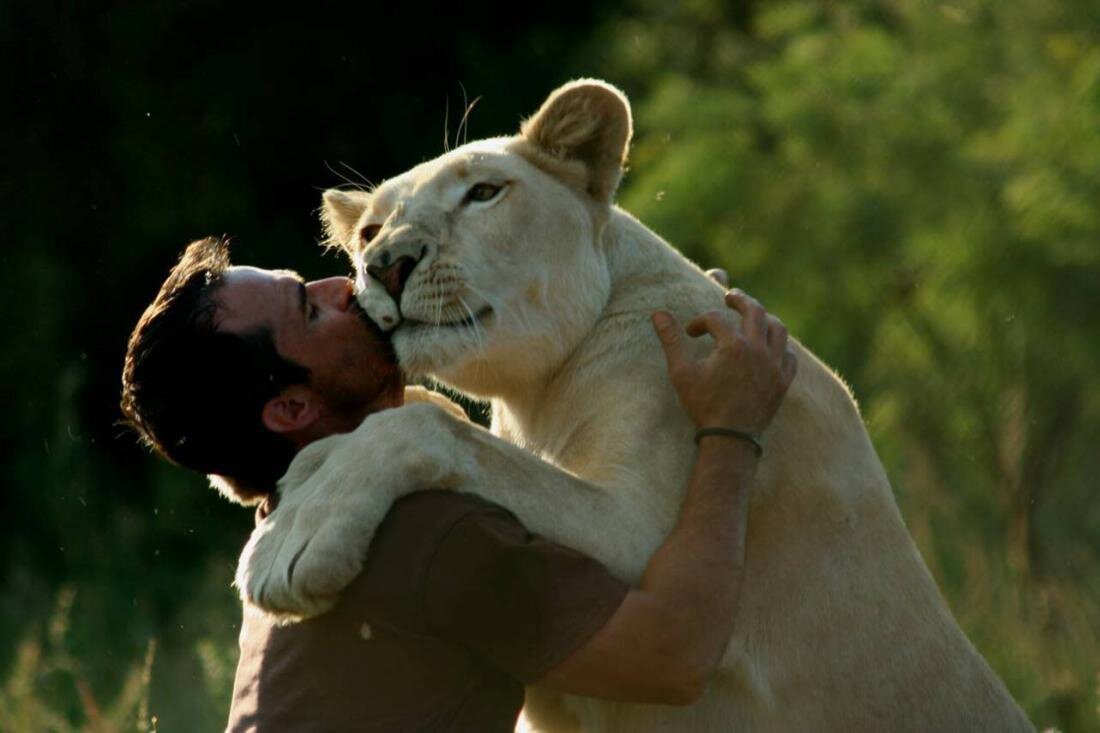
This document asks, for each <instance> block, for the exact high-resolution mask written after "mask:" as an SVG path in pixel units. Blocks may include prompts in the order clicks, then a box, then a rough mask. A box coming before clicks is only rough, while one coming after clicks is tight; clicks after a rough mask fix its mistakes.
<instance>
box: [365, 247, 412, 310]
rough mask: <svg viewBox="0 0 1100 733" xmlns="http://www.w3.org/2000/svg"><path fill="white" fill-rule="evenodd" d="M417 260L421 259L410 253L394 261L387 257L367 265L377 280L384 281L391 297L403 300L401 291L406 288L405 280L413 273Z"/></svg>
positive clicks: (383, 283)
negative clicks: (411, 255)
mask: <svg viewBox="0 0 1100 733" xmlns="http://www.w3.org/2000/svg"><path fill="white" fill-rule="evenodd" d="M417 262H419V260H416V259H414V258H412V257H410V256H409V255H405V256H404V257H398V258H397V259H396V260H395V261H394V262H392V263H390V262H389V258H388V257H385V258H382V259H381V260H379V261H378V262H377V263H372V264H370V265H367V272H368V273H369V274H370V276H371V277H373V278H374V279H375V280H377V281H378V282H380V283H382V286H383V287H385V288H386V292H387V293H389V294H390V297H391V298H393V299H394V300H395V301H399V300H401V291H402V290H404V289H405V281H406V280H408V279H409V275H411V274H412V271H413V268H415V267H416V263H417Z"/></svg>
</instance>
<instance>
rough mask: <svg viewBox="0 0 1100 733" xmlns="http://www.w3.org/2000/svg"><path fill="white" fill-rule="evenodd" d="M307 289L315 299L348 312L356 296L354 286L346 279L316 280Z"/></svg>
mask: <svg viewBox="0 0 1100 733" xmlns="http://www.w3.org/2000/svg"><path fill="white" fill-rule="evenodd" d="M307 287H308V288H309V289H310V290H311V291H312V295H313V297H314V298H315V299H317V300H318V301H320V302H321V303H322V304H323V305H327V306H328V307H330V308H336V309H337V310H347V308H348V305H349V304H350V303H351V299H352V297H353V294H354V286H353V285H352V282H351V280H349V279H348V278H346V277H326V278H325V279H324V280H314V281H313V282H311V283H309V284H308V285H307Z"/></svg>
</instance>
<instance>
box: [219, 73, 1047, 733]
mask: <svg viewBox="0 0 1100 733" xmlns="http://www.w3.org/2000/svg"><path fill="white" fill-rule="evenodd" d="M629 134H630V111H629V106H628V105H627V103H626V100H625V98H624V97H623V96H622V95H621V94H620V93H619V92H618V91H617V90H615V89H613V88H611V87H609V86H607V85H605V84H602V83H598V82H576V83H573V84H571V85H567V86H566V87H564V88H562V89H560V90H558V91H557V92H555V93H554V94H553V95H551V97H550V99H549V100H548V101H547V103H546V104H544V105H543V107H542V109H540V110H539V112H538V113H537V114H536V115H535V116H534V117H533V118H532V119H531V120H529V121H528V122H527V123H526V124H525V125H524V127H523V130H522V132H521V134H520V135H518V136H516V137H513V138H502V139H495V140H489V141H483V142H479V143H474V144H471V145H467V146H463V147H461V148H458V149H456V150H454V151H452V152H450V153H448V154H446V155H444V156H442V157H441V158H439V159H437V160H433V161H431V162H428V163H425V164H423V165H421V166H418V167H417V168H414V169H413V170H411V171H409V172H408V173H406V174H404V175H402V176H400V177H398V178H396V179H394V180H392V181H390V182H388V183H386V184H384V185H383V186H381V187H380V188H379V189H378V191H376V192H375V193H374V194H373V195H370V196H363V197H362V198H360V199H359V200H358V206H357V205H352V206H350V207H347V206H344V207H336V206H333V205H331V202H330V205H328V206H326V214H325V216H326V217H327V218H328V220H329V224H328V226H329V230H330V232H337V233H338V232H344V234H343V236H344V237H345V239H344V244H345V245H346V246H347V247H348V248H349V250H351V251H352V252H353V253H354V256H355V258H356V259H357V260H358V261H360V262H362V261H363V260H364V259H365V260H368V261H369V259H370V258H371V257H372V256H375V255H377V253H378V252H379V251H381V250H382V249H385V248H387V247H392V248H397V249H399V248H401V247H406V246H408V242H409V241H414V240H409V239H403V237H404V234H403V233H405V234H407V233H408V232H410V231H413V230H415V231H417V232H420V233H421V234H422V235H423V236H424V238H425V241H429V240H430V242H431V243H432V247H433V248H434V250H433V252H432V253H431V254H430V255H429V256H428V257H427V258H426V259H425V260H424V261H422V262H421V263H420V264H419V265H418V267H417V269H416V270H415V271H414V273H413V275H412V277H411V279H410V280H409V282H408V286H407V288H406V290H405V292H404V294H403V295H402V297H401V302H400V304H399V305H400V312H401V314H402V315H403V316H404V317H405V318H406V319H410V318H411V319H415V320H419V321H425V322H427V324H429V325H423V326H418V327H415V328H410V327H408V326H407V325H402V326H401V327H399V328H398V330H397V331H396V333H395V336H394V339H395V344H396V347H397V351H398V354H399V355H400V357H401V360H402V363H403V364H404V366H405V367H406V368H408V369H410V370H411V371H412V372H414V373H421V374H431V375H434V376H436V377H437V378H439V379H441V380H442V381H444V382H446V383H448V384H450V385H453V386H454V387H455V388H457V389H459V390H462V391H464V392H467V393H471V394H476V395H479V396H482V397H486V398H490V399H491V400H492V409H493V433H494V434H495V435H497V436H499V437H501V438H503V439H504V440H505V441H508V442H510V443H513V444H515V445H518V446H521V447H523V448H525V449H527V450H528V451H530V452H532V453H534V454H535V455H537V456H539V457H541V458H542V459H544V461H546V462H549V463H552V464H554V466H557V468H554V467H553V466H548V465H547V463H545V462H543V461H540V460H537V459H536V458H533V457H531V456H530V455H529V454H527V453H525V452H523V451H519V450H516V449H515V448H513V447H512V446H508V445H505V444H503V443H501V441H499V440H495V439H493V438H492V437H491V436H489V435H487V434H485V433H484V432H483V431H480V430H478V429H477V428H475V427H472V426H470V425H469V424H468V423H462V422H460V421H457V420H454V419H452V418H450V417H448V416H445V415H443V413H442V412H440V411H438V410H434V408H427V407H425V406H422V405H416V406H414V407H413V408H412V409H411V410H409V411H406V410H393V411H388V412H389V413H390V414H389V416H386V413H381V414H380V415H378V416H375V417H372V418H369V419H368V422H367V423H364V427H362V428H360V429H359V430H358V431H356V432H355V433H353V434H351V435H349V436H347V437H341V438H338V439H335V440H334V439H329V440H330V441H333V442H331V443H329V444H327V445H326V447H322V448H318V449H317V450H316V456H315V455H314V454H313V453H310V452H309V449H307V451H305V452H304V453H307V457H306V458H303V463H302V464H301V465H300V466H299V465H296V466H292V468H291V474H292V475H290V477H289V478H288V479H287V480H286V481H284V484H283V492H284V500H285V501H287V505H288V506H289V507H290V509H289V512H291V513H290V514H288V515H287V516H284V518H283V519H281V520H279V522H280V523H281V524H280V523H276V524H275V526H274V527H267V528H263V527H261V529H260V530H258V535H257V536H255V537H254V538H253V541H252V542H250V550H249V551H248V553H246V556H245V557H243V558H242V565H241V575H240V576H239V582H240V583H241V585H242V588H243V589H244V591H245V592H246V594H247V595H249V596H250V597H252V598H254V599H257V600H258V601H259V602H261V603H263V604H265V605H268V606H271V607H275V608H278V609H280V610H283V611H298V612H301V611H311V610H312V611H316V610H317V609H318V608H320V607H323V605H324V603H327V602H330V600H331V598H332V597H334V593H335V592H336V591H337V590H338V589H339V586H340V585H341V584H342V583H345V582H347V581H348V580H350V578H351V577H353V576H354V573H355V572H357V571H358V568H359V567H361V560H360V559H359V556H357V555H356V554H355V553H359V552H362V551H363V550H364V549H365V545H364V544H363V542H364V540H363V539H362V535H363V534H364V533H365V534H366V537H367V538H368V539H369V536H370V532H371V531H372V530H373V527H374V525H375V524H376V523H377V522H378V521H380V519H381V517H382V516H383V515H384V513H385V510H386V508H387V507H388V506H389V501H391V500H392V497H393V496H395V495H397V494H399V493H402V492H406V491H411V490H414V489H416V488H419V487H418V486H417V485H416V482H417V481H418V480H426V479H425V477H431V480H434V481H437V482H439V483H440V484H441V485H444V486H448V487H452V488H457V489H461V490H464V491H473V492H476V493H479V494H482V495H484V496H486V497H488V498H490V499H492V500H494V501H497V502H499V503H501V504H503V505H505V506H507V507H509V508H510V509H512V510H513V511H514V512H515V513H516V514H517V515H518V516H519V517H520V519H521V520H522V521H523V522H524V523H525V524H527V525H528V526H529V527H530V528H531V529H533V530H534V531H537V532H540V533H542V534H544V535H547V536H549V537H551V538H553V539H556V540H558V541H560V542H562V543H564V544H566V545H568V546H571V547H575V548H576V549H578V550H581V551H583V552H586V553H588V554H590V555H592V556H594V557H596V558H599V559H600V560H602V561H604V562H605V563H606V564H607V565H608V567H609V568H610V569H611V570H612V571H613V572H615V573H616V574H617V575H620V576H621V577H624V578H628V579H631V580H636V579H638V578H639V577H640V575H641V573H642V570H643V569H644V567H645V565H646V562H647V560H648V558H649V556H650V554H651V553H652V552H653V550H654V549H655V548H656V547H658V545H659V544H660V542H661V541H662V538H663V537H664V536H665V535H666V533H667V532H668V531H669V529H670V527H671V526H672V524H673V522H674V520H675V517H676V513H677V507H678V506H679V503H680V501H681V498H682V495H683V490H684V487H685V485H686V483H687V479H688V476H689V473H690V471H691V467H692V464H693V462H694V459H695V448H694V446H693V443H692V432H693V426H692V425H691V423H690V421H689V420H688V418H687V417H686V416H685V415H684V413H683V412H682V410H681V408H680V406H679V404H678V401H677V398H676V395H675V394H674V393H673V391H672V389H671V387H670V385H669V382H668V378H667V375H666V373H665V366H664V362H663V358H662V354H661V351H660V347H659V344H658V343H657V340H656V338H655V336H654V334H653V333H652V329H651V326H650V323H649V314H650V313H651V312H652V311H653V310H654V309H656V308H664V309H667V310H670V311H672V312H674V313H675V314H677V315H678V316H679V317H680V318H681V319H686V318H689V317H690V316H692V315H695V314H697V313H699V312H701V311H704V310H707V309H712V308H723V307H724V305H723V302H722V290H721V289H720V288H719V287H718V286H717V285H715V284H714V283H712V282H710V281H709V280H708V279H707V278H706V277H705V275H704V274H703V273H702V272H701V271H700V270H699V269H698V268H697V267H696V266H695V265H693V264H692V263H690V262H688V261H687V260H685V259H684V258H683V257H682V256H681V255H680V254H678V253H677V252H676V251H675V250H673V249H672V248H671V247H669V246H668V245H667V244H666V243H665V242H663V241H662V240H661V239H660V238H659V237H657V235H655V234H654V233H653V232H651V231H650V230H648V229H647V228H646V227H645V226H643V225H642V224H641V223H640V222H638V221H637V220H636V219H634V218H633V217H631V216H630V215H629V214H627V213H626V212H624V211H621V210H619V209H617V208H615V207H613V206H612V205H611V204H610V201H609V199H610V197H611V195H612V193H613V191H614V189H615V186H616V185H617V183H618V179H619V176H620V175H621V171H622V164H623V162H624V157H625V153H626V146H627V144H628V141H629ZM716 164H721V163H716ZM486 177H489V178H492V177H501V178H504V179H506V180H507V181H509V183H508V188H507V190H506V192H505V193H503V194H502V195H501V196H500V197H499V199H497V200H495V201H494V202H493V203H492V204H490V205H479V206H465V207H464V206H462V205H461V200H462V196H464V195H465V194H464V192H465V191H466V190H468V187H469V186H470V185H471V184H473V183H476V182H478V181H479V180H483V179H485V178H486ZM330 197H331V196H330ZM734 203H735V202H734ZM349 212H350V215H349ZM370 223H378V224H381V225H382V229H381V230H380V232H379V234H378V235H377V237H376V238H375V239H374V240H372V242H371V243H370V244H368V245H365V246H364V245H362V244H360V243H358V242H356V241H355V237H356V233H357V232H358V231H360V230H361V229H362V228H363V226H365V225H366V224H370ZM730 245H731V246H736V243H735V242H731V243H730ZM395 251H396V250H395ZM814 276H815V275H814V273H806V277H814ZM363 284H364V285H365V291H364V296H363V302H364V304H365V307H366V308H367V309H368V310H369V311H370V312H371V313H372V314H375V315H377V314H380V313H385V312H387V308H388V309H391V310H393V309H395V304H392V303H390V304H388V305H387V304H386V302H385V301H386V300H387V298H386V296H385V293H384V291H381V290H380V289H379V287H378V285H377V283H374V282H373V281H371V280H370V279H369V278H364V283H363ZM763 295H765V296H766V294H763ZM464 303H465V304H468V305H469V306H470V307H471V308H477V307H480V306H481V305H485V304H487V305H489V306H491V307H492V309H493V311H492V315H491V316H490V317H489V318H487V319H486V320H485V321H484V323H480V324H478V326H477V327H470V326H460V327H455V326H447V325H439V326H434V325H432V324H437V323H438V324H447V323H449V322H452V321H453V320H456V319H460V318H462V317H464V316H465V315H468V314H467V313H466V310H465V307H464V306H463V304H464ZM780 315H781V314H780ZM823 317H824V316H823ZM693 348H695V349H696V354H697V355H700V354H702V353H703V352H704V351H705V350H706V349H707V348H708V347H707V343H706V342H705V341H703V340H700V341H698V342H695V343H694V346H693ZM797 350H798V356H799V372H798V377H797V378H796V380H795V382H794V384H793V385H792V387H791V389H790V392H789V394H788V396H787V398H786V401H785V402H784V404H783V406H782V407H781V409H780V411H779V413H778V415H777V416H776V418H775V421H774V423H773V424H772V426H771V427H770V428H769V430H768V431H767V433H766V435H765V436H764V450H765V453H764V459H763V461H762V462H761V464H760V468H759V472H758V475H757V481H756V485H755V487H754V489H753V503H752V514H751V518H750V522H749V538H748V566H747V573H746V577H745V580H744V588H743V592H742V596H741V605H740V609H739V611H738V615H737V618H736V623H735V631H734V635H733V637H732V639H731V641H730V644H729V646H728V648H727V651H726V654H725V656H724V658H723V661H722V663H721V667H720V669H719V671H718V673H717V674H716V676H715V678H714V679H713V681H712V683H711V685H710V687H709V689H708V691H707V692H706V693H705V695H704V696H703V698H702V700H700V701H699V702H698V703H696V704H694V705H691V706H688V707H685V708H673V707H664V706H639V705H627V704H619V703H610V702H606V701H597V700H586V699H580V698H575V697H564V698H562V697H561V696H558V695H555V694H554V693H551V692H549V691H546V690H539V689H531V690H529V692H528V707H527V712H526V717H527V721H526V723H527V724H529V725H531V726H534V727H536V728H538V727H541V726H544V727H545V728H546V729H551V728H554V727H555V726H556V725H560V718H557V717H555V716H558V715H559V714H560V713H561V712H562V711H563V710H564V711H567V713H568V714H569V715H572V716H575V717H576V719H577V720H579V721H580V722H581V723H582V724H583V727H584V729H585V730H590V731H622V732H623V733H627V732H629V733H634V732H637V731H651V730H662V731H730V730H763V731H811V730H812V731H817V730H836V731H841V730H843V731H851V730H858V731H880V730H890V731H903V730H904V731H997V732H998V733H999V732H1000V731H1014V730H1030V729H1031V728H1030V725H1029V724H1028V722H1027V720H1026V719H1025V717H1024V716H1023V714H1022V712H1021V711H1020V709H1019V707H1018V706H1017V705H1016V704H1015V703H1014V702H1013V700H1012V699H1011V697H1010V696H1009V695H1008V693H1007V691H1006V690H1005V688H1004V686H1003V684H1002V683H1001V682H1000V681H999V680H998V679H997V677H996V675H994V674H993V672H992V671H991V670H990V669H989V667H988V666H987V665H986V663H985V662H984V660H983V659H982V658H981V656H980V655H979V654H978V653H977V652H976V651H975V649H974V648H973V646H972V645H971V644H970V642H969V641H968V640H967V639H966V637H965V636H964V635H963V633H962V632H961V631H960V629H959V628H958V626H957V624H956V623H955V621H954V620H953V618H952V617H951V614H950V612H949V610H948V609H947V607H946V605H945V603H944V601H943V599H942V598H941V597H940V594H939V592H938V590H937V588H936V586H935V584H934V582H933V580H932V578H931V576H930V574H929V573H928V571H927V569H926V567H925V565H924V563H923V562H922V560H921V558H920V556H919V554H918V552H917V549H916V547H915V546H914V544H913V542H912V540H911V539H910V537H909V535H908V533H907V531H906V528H905V526H904V524H903V522H902V519H901V516H900V514H899V512H898V509H897V506H896V504H895V502H894V498H893V495H892V492H891V488H890V485H889V483H888V481H887V477H886V475H885V472H884V471H883V468H882V466H881V464H880V462H879V460H878V458H877V456H876V455H875V451H874V449H873V447H872V445H871V442H870V440H869V438H868V436H867V433H866V431H865V429H864V426H863V423H862V420H861V418H860V415H859V412H858V410H857V408H856V405H855V403H854V401H853V400H852V397H851V395H850V394H849V391H848V389H847V387H846V386H845V385H844V384H843V383H842V382H841V380H839V379H838V378H837V377H836V376H835V375H834V374H833V373H832V372H831V371H830V370H829V369H828V368H827V367H825V366H824V365H823V364H821V362H819V361H818V360H817V359H816V358H814V357H813V355H811V354H810V353H809V352H807V351H806V350H805V349H803V348H802V347H800V346H798V347H797ZM433 410H434V411H433ZM405 413H407V417H404V416H403V414H405ZM372 420H373V421H374V422H371V421H372ZM386 431H395V432H397V433H401V434H400V435H393V436H389V435H387V433H386ZM426 441H430V445H427V444H426ZM311 448H312V447H311ZM317 457H319V461H320V462H318V461H317V460H315V459H316V458H317ZM471 457H472V458H473V460H472V462H471ZM308 461H313V462H312V463H308ZM322 464H323V465H322ZM299 469H300V470H299ZM410 476H411V478H410ZM282 511H283V510H282V509H280V512H282ZM296 517H297V518H296ZM315 537H323V538H327V539H325V540H324V541H319V542H316V543H314V544H311V545H309V546H308V547H307V546H306V545H307V544H308V543H310V542H311V541H312V538H315ZM279 548H283V549H279ZM253 550H254V551H255V556H253V555H252V554H251V553H252V552H253ZM300 552H304V554H303V555H302V558H303V562H302V563H299V567H298V568H297V570H296V579H294V580H293V581H292V580H291V579H290V578H289V576H288V573H287V572H286V571H287V566H288V564H290V563H289V559H288V558H291V557H295V556H297V555H298V554H299V553H300ZM303 568H304V569H303ZM318 599H321V600H322V601H323V602H324V603H318V602H317V601H318ZM547 711H553V712H552V713H548V712H547ZM554 720H557V721H558V722H557V723H555V722H552V721H554ZM554 729H557V728H554Z"/></svg>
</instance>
